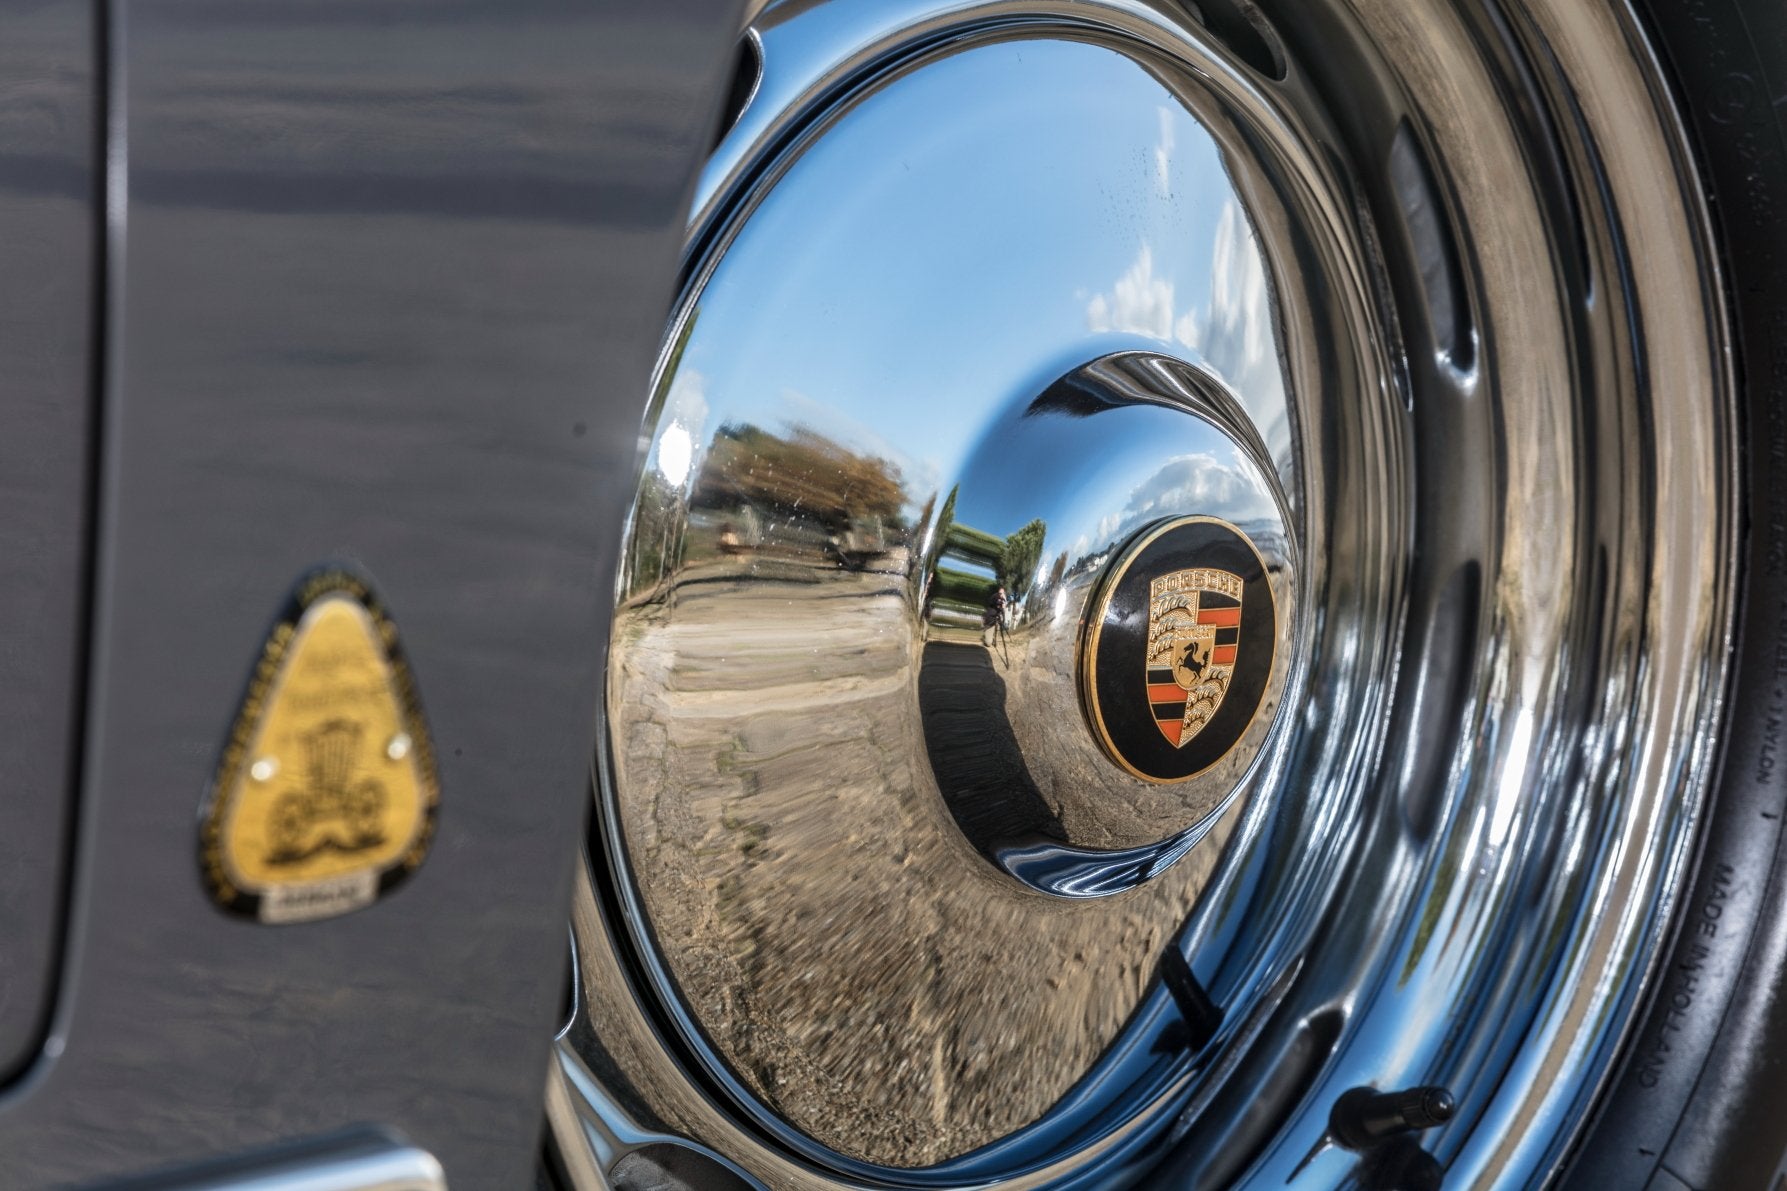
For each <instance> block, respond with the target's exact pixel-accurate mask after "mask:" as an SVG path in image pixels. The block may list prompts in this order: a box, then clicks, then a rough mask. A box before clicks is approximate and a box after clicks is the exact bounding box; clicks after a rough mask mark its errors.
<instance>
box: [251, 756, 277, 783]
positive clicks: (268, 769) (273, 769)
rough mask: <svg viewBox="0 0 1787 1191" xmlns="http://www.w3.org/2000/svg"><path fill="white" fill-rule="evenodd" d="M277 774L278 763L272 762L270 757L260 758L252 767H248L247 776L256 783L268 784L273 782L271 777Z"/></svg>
mask: <svg viewBox="0 0 1787 1191" xmlns="http://www.w3.org/2000/svg"><path fill="white" fill-rule="evenodd" d="M278 772H279V762H278V761H276V760H274V759H273V758H272V757H262V758H261V759H260V760H258V761H256V762H255V763H254V764H253V765H251V766H249V769H248V776H249V777H251V778H253V779H254V780H255V781H257V782H270V781H272V780H273V776H274V775H275V774H277V773H278Z"/></svg>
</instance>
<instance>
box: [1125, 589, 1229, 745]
mask: <svg viewBox="0 0 1787 1191" xmlns="http://www.w3.org/2000/svg"><path fill="white" fill-rule="evenodd" d="M1243 594H1244V590H1243V584H1242V582H1241V576H1239V575H1236V574H1234V573H1232V572H1230V571H1219V570H1213V569H1211V568H1208V567H1193V568H1190V569H1187V570H1183V571H1173V572H1172V573H1171V574H1167V575H1162V576H1160V577H1159V578H1158V579H1153V580H1150V581H1149V584H1148V595H1149V600H1148V706H1149V708H1150V709H1151V710H1152V711H1153V713H1154V724H1155V726H1156V727H1157V728H1159V729H1160V734H1161V735H1162V736H1164V737H1166V738H1167V741H1168V743H1170V744H1171V745H1172V746H1173V747H1174V748H1184V747H1185V746H1186V745H1187V744H1189V743H1191V741H1192V740H1193V739H1194V738H1195V737H1196V736H1197V734H1198V733H1199V732H1201V731H1203V729H1204V725H1205V724H1208V723H1209V722H1210V717H1211V716H1213V715H1215V714H1216V710H1217V708H1219V707H1221V706H1222V699H1223V696H1224V695H1226V694H1228V692H1229V682H1230V680H1231V679H1233V678H1234V675H1235V661H1236V655H1237V653H1238V652H1239V650H1240V642H1241V600H1242V596H1243Z"/></svg>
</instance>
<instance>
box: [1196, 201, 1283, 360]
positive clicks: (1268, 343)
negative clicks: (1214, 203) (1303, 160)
mask: <svg viewBox="0 0 1787 1191" xmlns="http://www.w3.org/2000/svg"><path fill="white" fill-rule="evenodd" d="M1271 320H1272V311H1271V307H1270V305H1269V297H1268V294H1267V290H1266V263H1265V261H1264V259H1263V258H1262V257H1261V255H1260V249H1259V245H1258V244H1257V243H1255V242H1254V238H1253V229H1252V228H1250V227H1249V226H1248V225H1247V219H1246V217H1245V216H1243V215H1242V213H1241V208H1240V207H1239V206H1237V205H1236V204H1235V202H1234V201H1233V200H1230V201H1229V202H1228V203H1226V204H1224V206H1223V208H1222V218H1221V220H1219V221H1218V222H1217V225H1216V243H1215V245H1214V247H1213V248H1212V250H1211V253H1210V310H1209V313H1208V314H1207V315H1206V316H1205V319H1204V323H1205V334H1204V335H1202V336H1201V339H1202V343H1203V348H1204V355H1205V357H1206V358H1207V359H1208V360H1209V361H1210V363H1211V365H1212V366H1214V367H1215V368H1216V369H1217V370H1218V371H1219V372H1222V373H1223V374H1224V375H1226V376H1227V377H1229V379H1230V381H1231V382H1232V383H1235V384H1242V383H1247V382H1252V383H1254V384H1258V383H1260V382H1262V381H1266V380H1268V379H1269V380H1270V382H1271V384H1272V385H1273V387H1274V388H1276V387H1278V386H1279V385H1281V384H1282V383H1283V382H1282V381H1281V380H1280V378H1279V376H1278V353H1277V349H1276V347H1275V345H1274V343H1273V335H1272V321H1271ZM1266 372H1269V373H1270V377H1269V378H1268V377H1267V376H1264V375H1262V373H1266Z"/></svg>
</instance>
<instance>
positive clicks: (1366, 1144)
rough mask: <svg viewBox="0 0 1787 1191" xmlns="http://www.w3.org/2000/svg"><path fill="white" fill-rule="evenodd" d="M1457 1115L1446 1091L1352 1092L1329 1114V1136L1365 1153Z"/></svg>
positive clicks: (1345, 1094) (1373, 1090)
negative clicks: (1401, 1135) (1389, 1140)
mask: <svg viewBox="0 0 1787 1191" xmlns="http://www.w3.org/2000/svg"><path fill="white" fill-rule="evenodd" d="M1456 1111H1458V1104H1457V1102H1456V1101H1455V1100H1453V1098H1452V1093H1451V1092H1448V1091H1447V1090H1446V1089H1445V1088H1436V1087H1418V1088H1407V1089H1404V1090H1403V1091H1400V1092H1380V1091H1378V1090H1377V1089H1376V1088H1353V1089H1352V1090H1351V1091H1347V1092H1343V1093H1341V1096H1340V1099H1338V1100H1336V1101H1335V1102H1334V1109H1333V1111H1332V1112H1330V1113H1329V1114H1328V1133H1329V1136H1331V1137H1332V1138H1333V1139H1334V1141H1335V1142H1336V1143H1337V1144H1339V1145H1342V1146H1345V1147H1346V1148H1347V1149H1349V1150H1366V1149H1370V1148H1371V1147H1372V1146H1374V1145H1376V1144H1378V1143H1379V1142H1381V1141H1385V1140H1387V1139H1388V1138H1392V1137H1395V1136H1397V1135H1398V1134H1402V1133H1412V1132H1414V1131H1415V1130H1417V1129H1431V1128H1432V1127H1433V1126H1435V1125H1443V1124H1445V1123H1446V1122H1447V1121H1449V1120H1451V1119H1452V1114H1453V1113H1455V1112H1456Z"/></svg>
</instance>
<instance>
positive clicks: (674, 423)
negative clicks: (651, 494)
mask: <svg viewBox="0 0 1787 1191" xmlns="http://www.w3.org/2000/svg"><path fill="white" fill-rule="evenodd" d="M705 421H707V378H706V377H705V376H703V375H702V374H701V373H700V372H698V371H697V370H695V369H693V368H679V369H677V373H676V376H675V378H674V379H673V380H672V381H671V382H670V392H669V393H668V394H667V395H666V396H665V398H664V412H663V414H662V415H661V416H660V422H659V424H660V425H662V426H663V427H664V428H663V429H662V430H661V431H659V432H658V463H657V467H658V474H659V475H661V476H662V477H664V482H665V483H666V484H669V485H670V486H671V487H672V488H680V487H682V484H683V481H684V480H686V479H688V478H689V472H690V470H691V468H692V467H693V466H694V462H695V444H696V443H698V442H700V441H701V424H702V423H703V422H705Z"/></svg>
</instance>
